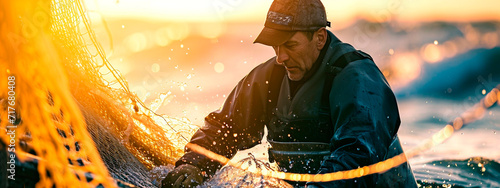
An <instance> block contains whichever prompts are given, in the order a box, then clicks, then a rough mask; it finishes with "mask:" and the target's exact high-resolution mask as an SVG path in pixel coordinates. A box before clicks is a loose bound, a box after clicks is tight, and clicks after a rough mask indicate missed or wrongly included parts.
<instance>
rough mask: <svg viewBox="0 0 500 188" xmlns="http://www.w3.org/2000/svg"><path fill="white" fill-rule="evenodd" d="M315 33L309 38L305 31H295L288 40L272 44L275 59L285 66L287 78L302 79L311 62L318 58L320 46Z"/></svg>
mask: <svg viewBox="0 0 500 188" xmlns="http://www.w3.org/2000/svg"><path fill="white" fill-rule="evenodd" d="M316 36H317V34H314V36H313V39H312V40H309V39H308V38H307V36H306V34H305V33H303V32H296V33H295V35H293V36H292V38H290V39H289V40H288V41H286V42H285V43H284V44H282V45H280V46H273V48H274V51H275V52H276V56H277V58H276V61H277V62H278V63H279V64H282V65H284V66H285V68H286V71H287V73H288V78H290V80H293V81H299V80H302V78H303V77H304V75H305V74H306V72H307V71H309V70H310V69H311V67H312V65H313V63H314V62H315V61H316V59H318V56H319V53H320V51H321V48H322V47H323V46H321V48H318V45H317V44H318V39H317V37H316Z"/></svg>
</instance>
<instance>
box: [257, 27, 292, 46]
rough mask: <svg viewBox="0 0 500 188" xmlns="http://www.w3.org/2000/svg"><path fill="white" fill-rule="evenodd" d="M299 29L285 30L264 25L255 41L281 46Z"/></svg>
mask: <svg viewBox="0 0 500 188" xmlns="http://www.w3.org/2000/svg"><path fill="white" fill-rule="evenodd" d="M295 32H297V31H283V30H277V29H271V28H268V27H264V29H262V31H261V32H260V34H259V36H258V37H257V39H255V41H254V42H253V43H261V44H264V45H268V46H279V45H282V44H283V43H285V42H286V41H287V40H288V39H290V38H292V36H293V35H294V34H295Z"/></svg>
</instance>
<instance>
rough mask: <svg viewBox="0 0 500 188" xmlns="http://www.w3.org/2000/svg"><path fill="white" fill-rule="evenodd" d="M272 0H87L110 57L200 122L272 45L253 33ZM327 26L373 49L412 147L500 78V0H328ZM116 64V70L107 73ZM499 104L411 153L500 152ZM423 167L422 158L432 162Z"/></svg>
mask: <svg viewBox="0 0 500 188" xmlns="http://www.w3.org/2000/svg"><path fill="white" fill-rule="evenodd" d="M271 3H272V1H271V0H252V1H250V0H175V1H174V0H143V1H133V0H99V1H97V0H86V1H85V4H86V8H87V10H89V15H90V17H91V21H92V24H93V27H94V30H95V32H96V35H97V37H98V39H99V41H100V43H101V44H102V45H103V47H104V49H105V50H106V54H107V55H108V59H109V61H110V62H111V64H112V65H113V66H114V67H115V68H116V69H117V70H119V71H120V72H121V74H122V75H123V76H124V77H125V79H126V80H127V81H128V82H129V85H130V88H131V90H132V91H133V92H135V93H136V94H137V95H138V96H139V97H140V98H141V99H142V100H144V101H145V102H146V104H148V103H155V104H156V106H155V110H156V112H158V113H161V114H166V115H168V116H170V117H174V118H178V119H183V120H185V121H189V122H191V123H193V124H195V125H198V126H200V125H202V124H203V118H204V117H205V116H206V115H207V114H208V113H209V112H211V111H213V110H216V109H217V108H219V107H220V106H221V105H222V103H223V102H224V100H225V98H226V96H227V95H228V94H229V93H230V91H231V90H232V88H233V87H234V86H235V85H236V84H237V82H238V81H239V80H240V79H241V78H243V77H244V76H245V75H246V74H247V73H248V72H249V71H250V70H251V69H252V68H253V67H255V66H256V65H258V64H260V63H263V62H265V61H266V60H267V59H269V58H271V57H272V56H274V51H273V50H272V48H270V47H266V46H263V45H260V44H253V41H254V39H255V37H256V36H257V35H258V34H259V32H260V30H261V29H262V27H263V24H264V21H265V17H266V13H267V10H268V8H269V6H270V4H271ZM323 3H324V5H325V7H326V11H327V16H328V20H329V21H331V22H332V27H331V28H329V30H331V31H332V32H333V33H334V34H335V35H337V36H338V37H339V38H340V39H341V40H342V41H343V42H347V43H350V44H352V45H353V46H354V47H356V48H358V49H360V50H363V51H365V52H367V53H369V54H370V55H372V57H373V58H374V60H375V63H376V64H377V65H378V66H379V68H380V69H381V70H382V72H383V74H384V75H385V76H386V78H387V79H388V81H389V83H390V85H391V87H392V88H393V90H394V92H395V93H396V95H397V98H398V102H399V108H400V113H401V116H402V126H401V128H400V131H399V135H400V138H401V141H402V144H403V147H404V148H405V149H410V148H412V147H414V146H416V145H417V144H418V143H420V142H421V141H422V140H424V139H426V138H429V137H430V136H431V135H432V134H434V133H435V132H436V131H438V130H439V129H441V128H442V127H444V126H445V125H446V123H447V122H449V121H451V120H453V119H454V118H455V117H457V116H459V115H460V114H461V113H462V112H464V111H466V110H467V109H469V108H470V107H472V106H473V105H474V104H475V103H477V102H479V100H481V99H482V98H483V97H484V95H485V94H486V93H488V92H489V91H490V90H491V89H493V88H494V87H495V86H497V84H500V48H499V46H500V11H498V10H499V9H498V7H500V1H496V0H484V1H480V2H477V1H467V0H437V1H436V0H433V1H431V0H419V1H416V0H379V1H371V0H355V1H339V0H328V1H324V2H323ZM108 75H109V76H111V75H110V74H108ZM155 101H156V102H155ZM499 113H500V108H498V107H496V108H493V109H491V110H489V111H487V112H486V113H485V115H484V116H482V117H483V118H482V119H481V120H479V121H477V122H475V123H473V124H470V125H467V127H465V128H463V129H461V130H459V131H457V132H456V133H455V135H454V136H453V137H452V138H451V139H449V140H448V141H447V142H446V143H444V144H442V145H439V146H437V147H434V148H433V149H432V150H431V151H428V152H426V153H425V154H424V155H421V156H419V157H417V158H413V159H411V160H410V162H411V163H413V164H415V165H414V166H415V167H414V168H419V167H420V166H419V164H421V163H423V162H427V161H433V160H441V159H466V158H469V157H474V156H481V157H485V158H489V159H493V160H496V161H499V160H500V146H498V143H500V133H499V131H500V121H499V118H498V116H499V115H498V114H499ZM423 166H424V167H425V165H423Z"/></svg>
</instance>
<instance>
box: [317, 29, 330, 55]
mask: <svg viewBox="0 0 500 188" xmlns="http://www.w3.org/2000/svg"><path fill="white" fill-rule="evenodd" d="M316 37H317V38H318V44H317V47H318V50H322V49H323V47H324V46H325V44H326V39H327V37H328V33H327V32H326V28H324V27H322V28H320V29H318V31H316Z"/></svg>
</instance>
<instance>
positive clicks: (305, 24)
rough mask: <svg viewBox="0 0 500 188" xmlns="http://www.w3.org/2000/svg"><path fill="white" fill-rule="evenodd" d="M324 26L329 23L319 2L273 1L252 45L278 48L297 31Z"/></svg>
mask: <svg viewBox="0 0 500 188" xmlns="http://www.w3.org/2000/svg"><path fill="white" fill-rule="evenodd" d="M325 26H330V22H328V21H327V20H326V11H325V7H324V6H323V3H321V1H320V0H274V1H273V3H272V4H271V8H269V11H268V12H267V18H266V23H265V24H264V29H262V31H261V32H260V34H259V36H258V37H257V39H255V41H254V43H261V44H264V45H269V46H279V45H281V44H283V43H285V42H286V41H287V40H288V39H290V38H291V37H292V36H293V35H294V34H295V32H297V31H316V30H318V29H319V28H321V27H325Z"/></svg>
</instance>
